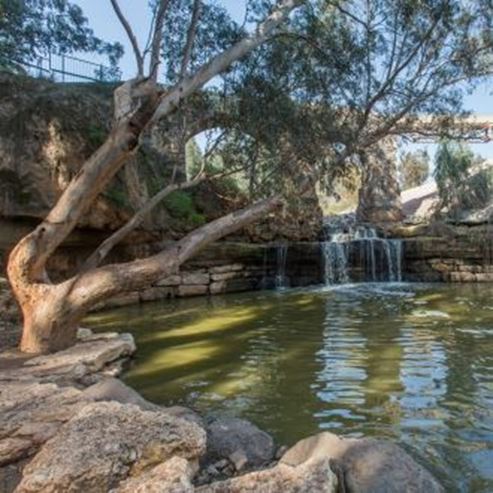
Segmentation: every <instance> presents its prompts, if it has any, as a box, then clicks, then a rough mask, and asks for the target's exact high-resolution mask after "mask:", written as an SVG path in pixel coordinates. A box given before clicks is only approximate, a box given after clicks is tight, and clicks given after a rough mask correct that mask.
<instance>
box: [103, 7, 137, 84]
mask: <svg viewBox="0 0 493 493" xmlns="http://www.w3.org/2000/svg"><path fill="white" fill-rule="evenodd" d="M110 2H111V5H112V6H113V10H114V11H115V14H116V16H117V17H118V20H119V21H120V23H121V25H122V26H123V28H124V29H125V32H126V33H127V36H128V39H129V40H130V44H131V45H132V49H133V50H134V55H135V61H136V62H137V76H138V77H143V76H144V59H143V57H142V53H141V51H140V48H139V44H138V42H137V38H136V37H135V34H134V32H133V31H132V28H131V26H130V24H129V23H128V21H127V19H126V18H125V16H124V15H123V12H122V10H121V9H120V5H118V0H110Z"/></svg>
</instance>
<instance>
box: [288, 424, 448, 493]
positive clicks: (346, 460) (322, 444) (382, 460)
mask: <svg viewBox="0 0 493 493" xmlns="http://www.w3.org/2000/svg"><path fill="white" fill-rule="evenodd" d="M323 458H329V459H331V461H332V462H331V464H332V463H333V468H334V469H335V470H339V471H340V472H341V474H340V477H344V482H345V487H346V489H347V491H349V492H351V493H405V492H409V493H411V492H426V493H442V492H443V491H444V489H443V488H442V487H441V486H440V484H439V483H438V482H437V481H436V480H435V478H434V477H433V476H432V475H431V474H430V473H429V472H428V471H427V470H426V469H424V468H423V467H422V466H420V465H419V464H418V463H417V462H415V461H414V459H412V458H411V457H410V456H409V455H408V454H407V453H406V452H405V451H404V450H402V449H401V448H400V447H398V446H397V445H395V444H393V443H391V442H387V441H385V440H375V439H371V438H362V439H349V438H347V439H345V438H339V437H338V436H336V435H334V434H332V433H328V432H323V433H319V434H318V435H314V436H312V437H309V438H305V439H304V440H301V441H300V442H298V443H297V444H296V445H294V446H293V447H292V448H291V449H289V450H288V451H287V452H286V453H285V454H284V456H283V457H282V459H281V463H282V464H286V465H290V466H292V467H296V466H299V465H300V464H304V463H306V462H307V461H310V460H321V459H323Z"/></svg>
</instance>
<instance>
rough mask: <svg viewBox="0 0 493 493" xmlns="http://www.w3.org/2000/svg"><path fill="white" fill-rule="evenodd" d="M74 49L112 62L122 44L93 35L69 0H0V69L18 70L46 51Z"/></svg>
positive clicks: (70, 50)
mask: <svg viewBox="0 0 493 493" xmlns="http://www.w3.org/2000/svg"><path fill="white" fill-rule="evenodd" d="M76 51H78V52H91V53H94V52H95V53H100V54H105V55H107V56H108V57H109V60H110V63H111V64H112V65H116V63H117V61H118V59H119V58H120V57H121V56H122V54H123V47H122V45H121V44H119V43H109V42H106V41H103V40H102V39H100V38H98V37H97V36H95V34H94V31H93V30H92V29H91V28H90V27H89V25H88V21H87V18H86V17H85V16H84V14H83V12H82V9H81V8H80V7H79V6H78V5H75V4H74V3H72V2H70V1H69V0H0V69H4V70H5V69H10V70H19V69H21V67H22V64H23V63H32V62H35V61H36V59H37V58H38V57H39V56H43V55H47V54H48V53H49V52H52V53H57V54H63V53H73V52H76Z"/></svg>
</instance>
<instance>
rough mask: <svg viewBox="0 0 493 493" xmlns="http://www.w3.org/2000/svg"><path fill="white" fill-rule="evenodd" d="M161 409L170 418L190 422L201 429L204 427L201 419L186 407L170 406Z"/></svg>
mask: <svg viewBox="0 0 493 493" xmlns="http://www.w3.org/2000/svg"><path fill="white" fill-rule="evenodd" d="M163 409H165V410H166V412H167V413H168V414H170V415H171V416H175V417H176V418H181V419H185V420H187V421H191V422H192V423H195V424H197V425H199V426H200V427H201V428H204V427H205V425H204V420H203V419H202V417H201V416H200V415H199V414H197V413H196V412H195V411H193V410H192V409H190V408H188V407H183V406H170V407H166V408H163Z"/></svg>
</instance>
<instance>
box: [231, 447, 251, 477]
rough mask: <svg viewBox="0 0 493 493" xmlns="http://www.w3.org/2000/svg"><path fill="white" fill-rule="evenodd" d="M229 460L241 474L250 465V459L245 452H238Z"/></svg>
mask: <svg viewBox="0 0 493 493" xmlns="http://www.w3.org/2000/svg"><path fill="white" fill-rule="evenodd" d="M229 460H230V461H231V463H232V464H233V465H234V466H235V469H236V470H237V471H238V472H239V471H242V470H243V469H244V468H245V467H246V465H247V464H248V457H247V456H246V454H245V452H243V450H237V451H236V452H233V453H232V454H231V455H230V456H229Z"/></svg>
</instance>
